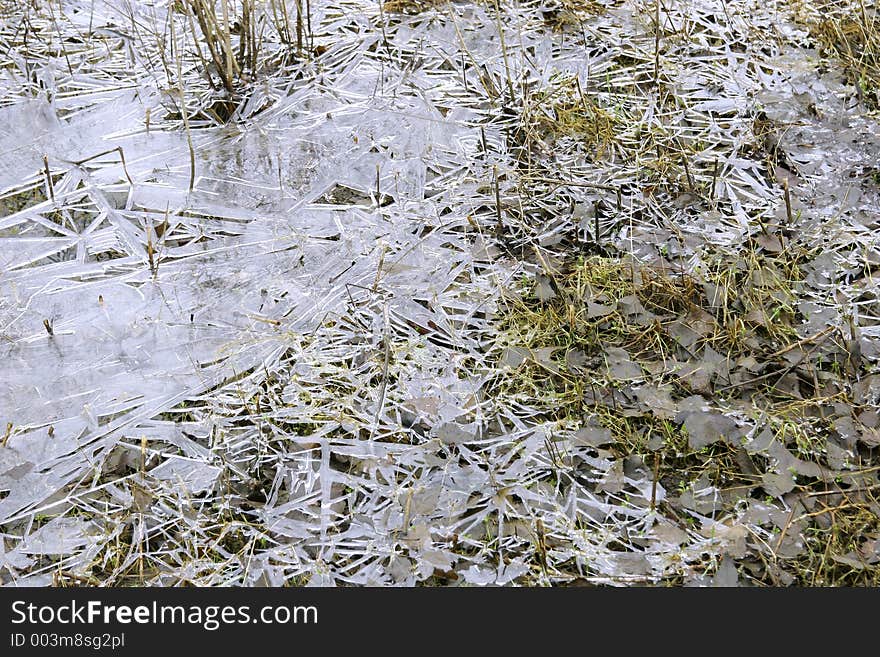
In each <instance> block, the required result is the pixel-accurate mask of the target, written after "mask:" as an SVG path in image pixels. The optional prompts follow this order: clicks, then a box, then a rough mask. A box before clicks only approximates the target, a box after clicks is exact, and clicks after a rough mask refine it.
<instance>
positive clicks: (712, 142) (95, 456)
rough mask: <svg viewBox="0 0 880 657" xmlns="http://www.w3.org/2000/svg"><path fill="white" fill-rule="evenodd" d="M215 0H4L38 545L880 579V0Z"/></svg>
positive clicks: (610, 577)
mask: <svg viewBox="0 0 880 657" xmlns="http://www.w3.org/2000/svg"><path fill="white" fill-rule="evenodd" d="M210 4H211V3H197V2H185V3H172V2H164V1H162V0H156V1H155V2H150V3H129V2H124V3H109V2H94V3H93V2H84V1H79V0H65V2H62V3H60V4H59V3H43V2H35V3H3V4H2V5H0V12H2V14H3V21H0V43H2V46H3V47H2V59H0V72H2V74H0V143H2V144H3V152H4V155H5V157H3V158H2V160H0V162H2V164H0V209H2V216H0V288H2V294H0V354H2V359H0V382H2V383H0V431H3V434H4V435H3V436H2V438H0V548H2V549H0V579H2V581H3V582H4V583H7V584H18V585H46V584H54V585H62V586H63V585H72V584H77V583H89V584H101V585H126V584H146V585H160V586H171V585H181V584H199V585H229V584H234V585H245V586H246V585H271V586H279V585H283V584H300V585H306V584H308V585H320V586H328V585H416V584H427V585H490V584H492V585H511V584H526V585H536V584H542V585H550V584H552V585H563V584H577V583H591V584H615V585H625V584H634V583H639V584H645V583H648V584H661V583H663V584H675V585H681V584H684V585H712V586H732V585H785V584H792V583H798V584H823V585H828V584H877V583H878V581H880V580H878V573H880V569H878V566H877V564H878V563H880V557H878V556H877V555H878V550H877V549H876V546H877V544H878V532H880V524H878V522H877V510H878V507H877V500H876V497H875V492H876V490H877V487H878V485H880V484H878V481H877V466H876V459H877V451H876V450H877V446H878V443H880V439H878V438H877V435H878V433H877V432H878V428H880V422H878V419H877V412H876V408H877V404H878V390H880V387H878V385H876V382H877V381H878V380H880V379H878V375H877V361H878V358H880V351H878V347H877V344H878V342H877V340H878V337H880V336H878V332H877V325H878V319H877V318H878V305H877V303H878V301H877V299H878V297H877V283H876V280H875V273H876V268H877V266H878V265H880V256H878V254H880V246H878V243H877V237H876V234H877V231H876V228H877V225H876V222H877V216H878V209H880V202H878V183H880V179H878V177H877V170H876V160H877V152H878V146H880V127H878V122H877V116H876V112H875V111H872V108H873V109H876V107H875V104H876V88H873V87H871V85H872V84H875V85H876V77H875V76H874V70H873V68H871V67H872V66H873V65H874V64H873V63H872V62H873V60H871V59H870V58H867V57H866V58H863V59H861V60H858V59H855V58H853V57H852V52H853V51H852V44H854V45H855V47H861V48H863V49H864V48H866V47H867V46H866V45H865V44H866V43H868V41H866V39H869V38H871V35H872V34H875V33H876V32H872V29H873V27H874V26H875V21H876V14H875V12H876V10H875V8H874V7H873V4H871V3H864V4H860V3H853V2H844V1H842V0H841V1H838V2H834V3H830V2H826V1H824V0H823V1H822V2H815V3H810V2H803V1H801V2H769V3H762V4H761V5H760V6H756V5H754V3H750V2H746V1H745V0H742V1H740V0H734V1H733V2H724V3H720V2H714V1H710V0H692V1H689V2H664V3H655V2H651V1H649V0H623V1H614V2H586V3H579V2H569V1H568V0H566V1H565V2H561V3H559V2H523V3H516V4H511V3H506V2H498V3H482V2H473V3H472V2H456V3H441V2H386V3H384V4H382V5H376V4H375V3H365V2H362V1H361V0H330V1H318V2H312V3H311V5H310V7H309V9H310V14H309V15H308V17H307V20H303V19H302V18H303V17H302V16H301V15H300V14H297V12H296V10H295V3H286V4H285V3H282V2H278V1H275V0H272V1H270V2H245V3H243V4H242V3H240V2H237V3H231V4H232V5H234V6H233V7H231V10H232V11H231V15H232V16H233V17H235V20H236V21H237V22H234V23H233V24H231V25H227V26H226V28H228V29H226V28H223V29H219V30H218V31H211V30H207V31H204V30H202V29H200V25H201V23H198V22H197V20H196V19H198V18H199V15H198V14H197V10H198V11H202V10H204V8H205V7H207V6H208V5H210ZM214 4H216V3H214ZM857 5H858V7H857ZM307 6H308V5H307ZM199 8H202V9H199ZM817 12H819V13H817ZM297 15H300V20H299V21H298V22H297V21H296V16H297ZM835 17H837V18H839V19H840V21H839V22H838V23H837V24H834V23H828V22H827V21H829V20H830V21H833V20H834V19H835ZM202 18H204V17H202ZM206 35H208V36H206ZM257 35H259V38H257ZM211 39H215V41H213V42H212V41H211ZM848 44H849V45H848ZM212 47H213V48H215V49H218V50H216V52H221V51H222V52H226V51H225V50H223V48H227V49H228V51H229V53H230V54H229V56H228V57H226V58H225V60H224V58H220V59H217V60H214V61H211V56H212V51H211V48H212ZM848 48H849V49H848ZM868 53H869V54H871V53H874V54H876V53H875V51H874V50H870V49H869V50H868ZM224 61H225V62H226V64H227V65H229V66H231V67H232V68H230V69H229V70H225V69H223V65H224ZM841 61H842V62H843V63H844V64H845V67H843V68H840V67H838V66H837V63H838V62H841ZM233 62H234V66H233ZM860 64H861V65H863V69H859V67H858V66H859V65H860ZM872 94H873V95H872Z"/></svg>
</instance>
